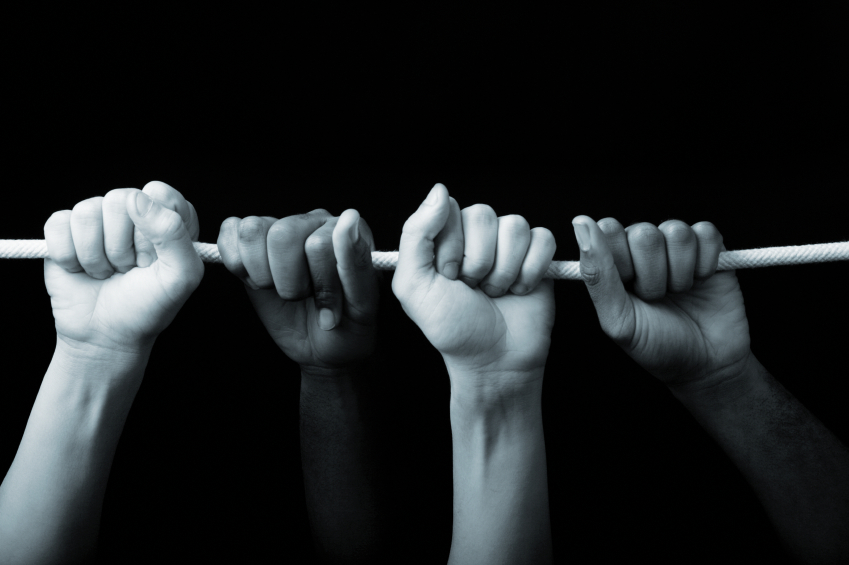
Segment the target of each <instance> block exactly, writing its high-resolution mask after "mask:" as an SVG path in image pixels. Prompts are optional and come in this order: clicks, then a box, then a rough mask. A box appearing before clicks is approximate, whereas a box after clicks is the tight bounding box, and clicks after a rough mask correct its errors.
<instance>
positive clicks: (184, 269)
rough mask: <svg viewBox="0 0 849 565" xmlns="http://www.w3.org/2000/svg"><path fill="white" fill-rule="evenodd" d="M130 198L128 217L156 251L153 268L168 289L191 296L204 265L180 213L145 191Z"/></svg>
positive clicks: (201, 274) (128, 200) (139, 191)
mask: <svg viewBox="0 0 849 565" xmlns="http://www.w3.org/2000/svg"><path fill="white" fill-rule="evenodd" d="M134 192H135V194H134V195H133V196H132V197H130V198H127V214H129V216H130V219H131V220H133V223H134V224H135V226H136V228H138V230H139V231H140V232H141V233H142V235H143V236H144V237H146V238H147V239H148V240H149V241H150V242H151V243H152V244H153V249H154V250H155V251H156V255H157V259H156V261H155V262H154V263H153V264H152V265H151V268H152V269H153V270H154V272H155V273H156V276H157V278H159V279H160V281H161V282H162V283H163V285H165V287H166V288H176V289H179V294H183V293H185V294H186V297H187V296H188V294H189V293H191V292H192V291H193V290H194V289H195V288H196V287H197V285H198V284H200V279H201V278H202V277H203V270H204V267H203V262H202V261H201V259H200V256H198V254H197V251H195V248H194V245H193V244H192V240H191V237H190V236H189V232H188V231H186V227H185V225H183V219H182V218H181V217H180V214H178V213H177V212H175V211H174V210H170V209H168V208H166V207H165V206H163V205H161V204H159V203H158V202H156V201H154V200H153V199H151V198H150V197H149V196H148V195H147V194H145V193H144V192H142V191H141V190H136V191H134Z"/></svg>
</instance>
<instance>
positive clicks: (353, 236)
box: [348, 220, 360, 245]
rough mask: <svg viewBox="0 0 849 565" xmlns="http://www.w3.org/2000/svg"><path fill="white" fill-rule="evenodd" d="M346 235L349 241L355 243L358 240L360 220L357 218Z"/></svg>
mask: <svg viewBox="0 0 849 565" xmlns="http://www.w3.org/2000/svg"><path fill="white" fill-rule="evenodd" d="M348 235H349V236H350V237H351V243H353V244H354V245H356V244H357V241H359V240H360V221H359V220H357V221H356V223H354V227H353V229H352V230H351V231H350V232H349V233H348Z"/></svg>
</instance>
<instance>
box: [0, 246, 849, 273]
mask: <svg viewBox="0 0 849 565" xmlns="http://www.w3.org/2000/svg"><path fill="white" fill-rule="evenodd" d="M194 246H195V250H196V251H197V252H198V255H200V258H201V260H203V261H204V262H206V263H223V261H222V260H221V255H219V253H218V246H217V245H216V244H214V243H197V242H196V243H195V244H194ZM46 257H48V255H47V242H45V241H44V240H43V239H0V259H44V258H46ZM371 260H372V263H373V264H374V268H375V269H378V270H380V271H391V270H394V269H395V266H396V265H397V264H398V252H397V251H374V252H372V254H371ZM828 261H849V241H838V242H835V243H815V244H812V245H789V246H786V247H763V248H761V249H741V250H738V251H722V252H721V253H720V254H719V265H718V266H717V270H718V271H730V270H733V269H750V268H753V267H773V266H776V265H801V264H804V263H826V262H828ZM545 278H547V279H569V280H581V267H580V262H578V261H552V262H551V265H549V267H548V270H547V271H546V272H545Z"/></svg>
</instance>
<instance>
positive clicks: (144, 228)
mask: <svg viewBox="0 0 849 565" xmlns="http://www.w3.org/2000/svg"><path fill="white" fill-rule="evenodd" d="M198 232H199V224H198V217H197V213H196V212H195V209H194V206H192V205H191V204H190V203H189V202H187V201H186V199H185V198H183V195H182V194H180V193H179V192H177V190H175V189H174V188H172V187H170V186H168V185H167V184H165V183H161V182H151V183H148V184H147V185H145V187H144V189H142V190H138V189H135V188H120V189H115V190H112V191H110V192H108V193H107V194H106V196H105V197H103V196H97V197H94V198H89V199H87V200H83V201H81V202H79V203H77V205H76V206H74V208H73V210H61V211H58V212H54V213H53V215H52V216H50V218H49V219H48V220H47V223H45V224H44V237H45V240H46V241H47V251H48V254H49V258H47V259H45V260H44V282H45V285H46V287H47V292H48V294H49V295H50V300H51V305H52V307H53V316H54V318H55V319H56V332H57V334H58V337H59V338H60V339H63V340H66V341H72V342H76V343H80V344H88V345H92V346H95V347H100V348H104V349H111V350H143V349H145V348H148V347H150V346H152V344H153V341H154V340H155V339H156V336H157V335H159V333H160V332H161V331H162V330H164V329H165V328H166V327H167V326H168V324H170V323H171V321H172V320H173V319H174V317H175V316H176V314H177V312H178V311H179V309H180V307H181V306H182V305H183V304H184V303H185V301H186V300H187V299H188V297H189V295H191V293H192V292H193V291H194V289H195V288H197V286H198V285H199V284H200V281H201V279H202V278H203V272H204V267H203V263H202V262H201V260H200V257H199V256H198V254H197V252H196V251H195V249H194V246H193V244H192V241H197V237H198ZM137 242H138V245H137Z"/></svg>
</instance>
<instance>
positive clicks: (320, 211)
mask: <svg viewBox="0 0 849 565" xmlns="http://www.w3.org/2000/svg"><path fill="white" fill-rule="evenodd" d="M330 215H331V214H330V212H328V211H327V210H325V209H324V208H316V209H315V210H310V211H309V212H304V213H303V214H298V215H296V216H290V217H291V218H295V219H298V220H301V221H307V220H311V219H313V218H316V217H318V218H326V217H327V216H330Z"/></svg>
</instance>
